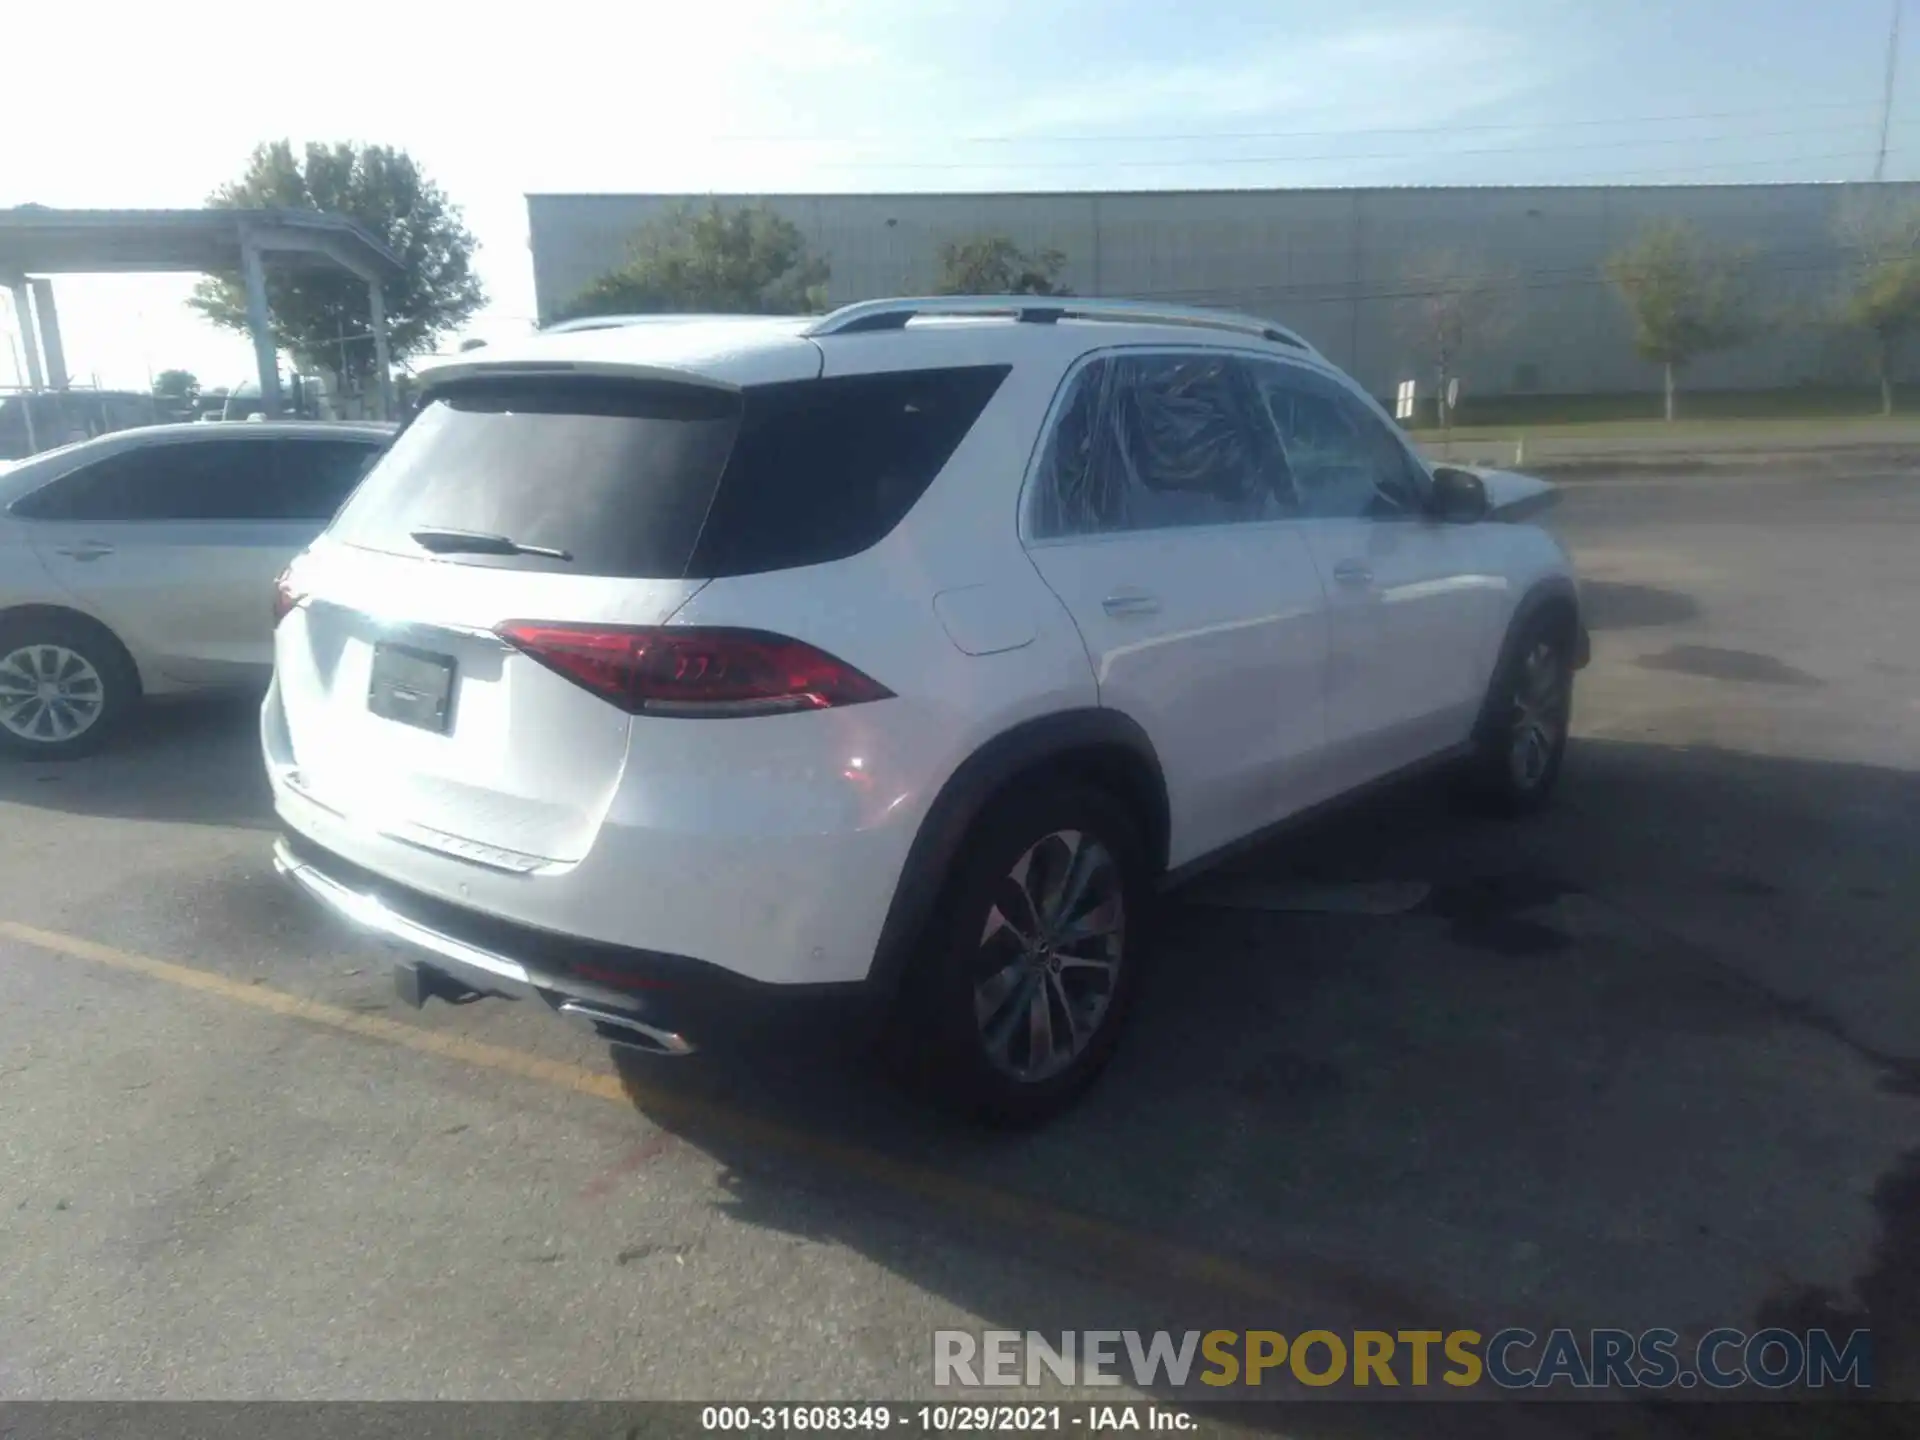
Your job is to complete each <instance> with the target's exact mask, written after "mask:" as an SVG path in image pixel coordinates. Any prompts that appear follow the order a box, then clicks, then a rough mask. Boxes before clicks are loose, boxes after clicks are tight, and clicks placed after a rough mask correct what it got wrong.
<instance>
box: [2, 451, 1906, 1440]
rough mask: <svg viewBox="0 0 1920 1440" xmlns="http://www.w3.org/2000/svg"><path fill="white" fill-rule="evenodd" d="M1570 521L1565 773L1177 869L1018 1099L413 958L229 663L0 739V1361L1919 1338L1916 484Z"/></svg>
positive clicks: (375, 1366)
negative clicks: (992, 1109)
mask: <svg viewBox="0 0 1920 1440" xmlns="http://www.w3.org/2000/svg"><path fill="white" fill-rule="evenodd" d="M1553 523H1554V524H1555V526H1556V528H1557V529H1558V530H1559V532H1560V533H1561V534H1562V536H1563V538H1564V539H1565V540H1566V541H1567V543H1568V544H1569V546H1570V547H1571V548H1572V549H1573V551H1574V554H1575V556H1576V559H1577V560H1578V562H1579V563H1580V565H1581V567H1582V570H1583V573H1584V574H1585V576H1586V577H1587V586H1586V593H1587V596H1588V603H1589V607H1590V614H1591V623H1592V626H1593V630H1594V641H1595V659H1594V664H1593V666H1592V668H1591V669H1590V670H1589V671H1587V672H1586V673H1585V674H1583V675H1582V676H1581V680H1580V687H1579V693H1578V700H1577V722H1576V738H1575V741H1574V743H1573V746H1572V748H1571V750H1570V753H1569V757H1568V761H1567V765H1566V770H1565V774H1564V778H1563V782H1562V791H1561V795H1560V798H1559V800H1558V803H1556V805H1555V806H1554V807H1553V808H1552V809H1551V810H1550V811H1549V812H1548V813H1546V814H1544V815H1542V816H1539V817H1537V818H1535V819H1532V820H1528V821H1525V822H1521V823H1517V824H1504V823H1500V822H1496V821H1492V820H1489V819H1485V818H1478V817H1475V816H1472V815H1470V814H1465V813H1463V812H1461V811H1460V810H1459V809H1458V807H1457V806H1455V805H1454V804H1453V803H1452V801H1451V797H1450V795H1449V793H1448V792H1447V791H1446V789H1445V788H1444V787H1443V786H1440V785H1436V784H1431V783H1429V784H1423V785H1416V786H1413V787H1410V788H1403V789H1401V790H1398V791H1395V792H1392V793H1390V794H1387V795H1385V796H1383V797H1380V798H1378V799H1376V800H1374V801H1371V802H1369V803H1367V804H1366V805H1364V806H1363V807H1361V808H1359V809H1356V810H1352V811H1350V812H1348V813H1346V814H1344V815H1341V816H1338V817H1335V818H1333V819H1330V820H1328V821H1325V822H1322V823H1317V824H1315V825H1313V826H1311V827H1308V828H1306V829H1304V830H1302V831H1300V832H1298V833H1297V834H1295V835H1293V836H1291V837H1289V838H1288V839H1287V840H1285V841H1284V842H1280V843H1277V844H1275V845H1273V846H1270V847H1268V848H1266V849H1264V850H1262V851H1261V852H1258V853H1257V854H1254V855H1252V856H1249V857H1247V858H1246V859H1244V860H1243V861H1241V862H1239V863H1238V864H1236V866H1235V867H1234V870H1233V872H1232V873H1231V874H1230V876H1229V877H1228V878H1229V879H1239V880H1241V881H1245V882H1249V883H1251V882H1259V884H1266V885H1268V886H1269V888H1270V889H1271V888H1273V887H1286V886H1291V887H1293V888H1294V893H1296V894H1297V893H1298V892H1299V887H1301V886H1303V885H1311V886H1314V887H1318V889H1319V891H1320V892H1322V893H1328V894H1335V895H1337V894H1339V893H1342V891H1343V888H1344V890H1345V891H1347V892H1348V893H1351V892H1352V891H1353V890H1354V888H1355V887H1360V888H1361V889H1363V890H1364V887H1367V886H1376V887H1377V886H1378V885H1379V884H1380V883H1382V882H1403V883H1401V884H1400V885H1399V887H1398V890H1397V891H1396V892H1395V893H1398V894H1401V895H1403V896H1410V897H1412V901H1411V903H1409V904H1396V905H1388V906H1384V907H1381V908H1380V910H1379V913H1367V908H1368V907H1366V906H1365V905H1360V906H1354V907H1346V908H1344V909H1343V907H1341V906H1339V905H1337V904H1335V905H1329V906H1326V907H1319V913H1316V907H1312V906H1309V907H1308V908H1307V909H1305V910H1302V909H1300V908H1298V907H1295V906H1289V905H1275V906H1272V907H1263V906H1261V905H1260V904H1258V903H1243V904H1236V905H1222V904H1217V903H1211V901H1210V900H1209V899H1208V897H1207V896H1206V895H1204V894H1203V893H1201V892H1195V894H1194V895H1190V896H1188V897H1187V898H1186V899H1184V900H1179V901H1177V902H1176V903H1175V904H1173V905H1172V906H1171V907H1170V908H1169V911H1168V913H1167V915H1166V917H1165V919H1164V922H1163V925H1162V931H1163V933H1162V935H1161V936H1160V937H1159V939H1158V942H1157V944H1156V946H1155V953H1154V957H1153V960H1154V963H1153V967H1152V971H1151V973H1150V975H1149V976H1148V980H1147V984H1146V987H1145V991H1144V994H1143V996H1142V1005H1141V1008H1140V1010H1139V1011H1138V1012H1137V1013H1136V1018H1135V1029H1134V1031H1133V1032H1132V1033H1131V1034H1130V1035H1129V1037H1128V1040H1127V1043H1126V1044H1125V1045H1124V1046H1123V1048H1122V1051H1121V1053H1120V1055H1119V1057H1118V1059H1117V1060H1116V1061H1115V1063H1114V1066H1113V1068H1112V1069H1111V1071H1110V1072H1109V1073H1108V1074H1107V1076H1106V1077H1105V1078H1104V1079H1103V1081H1102V1083H1101V1084H1100V1086H1099V1087H1098V1088H1097V1089H1096V1090H1095V1091H1094V1092H1093V1093H1092V1094H1091V1095H1090V1096H1089V1097H1088V1098H1087V1101H1086V1103H1085V1104H1084V1105H1083V1106H1082V1107H1081V1108H1080V1109H1078V1110H1076V1111H1075V1112H1074V1113H1072V1114H1071V1115H1069V1116H1068V1117H1066V1118H1065V1119H1064V1120H1062V1121H1060V1122H1058V1123H1056V1124H1055V1125H1053V1126H1051V1127H1049V1128H1047V1129H1045V1130H1042V1131H1039V1132H1037V1133H1032V1134H1027V1135H1020V1136H1005V1135H992V1134H985V1133H980V1132H976V1131H972V1130H968V1129H965V1128H962V1127H958V1126H956V1125H954V1124H952V1123H950V1122H946V1121H943V1120H939V1119H936V1118H935V1117H933V1116H932V1115H930V1114H929V1113H927V1112H926V1111H925V1110H924V1109H923V1108H921V1107H920V1106H919V1105H918V1104H917V1103H916V1102H914V1101H913V1100H912V1099H910V1098H908V1097H906V1096H904V1095H902V1094H900V1093H898V1092H896V1091H894V1090H893V1089H891V1088H889V1087H888V1086H886V1085H884V1084H880V1083H877V1082H876V1080H875V1079H874V1077H873V1075H872V1074H871V1073H870V1072H869V1071H867V1070H865V1069H862V1068H861V1067H860V1066H858V1065H857V1064H855V1063H853V1062H851V1061H848V1060H845V1059H842V1058H838V1057H835V1056H832V1055H831V1054H816V1053H814V1052H813V1051H811V1050H809V1049H806V1048H805V1047H799V1048H795V1049H793V1050H790V1051H783V1052H781V1053H770V1054H763V1055H759V1056H755V1057H751V1058H748V1059H742V1060H727V1061H722V1060H718V1059H712V1058H705V1057H702V1058H695V1059H693V1060H688V1061H675V1062H669V1061H654V1060H631V1061H626V1062H623V1063H622V1064H621V1065H619V1066H616V1065H615V1064H614V1063H613V1062H612V1060H611V1059H610V1057H609V1054H608V1052H607V1050H606V1048H605V1046H604V1045H602V1044H601V1043H599V1042H597V1041H594V1040H593V1039H592V1038H591V1037H589V1036H586V1035H585V1034H582V1033H580V1032H576V1031H575V1030H573V1029H571V1028H569V1027H567V1026H565V1025H564V1024H562V1023H560V1022H557V1021H556V1020H554V1019H553V1018H552V1017H551V1016H549V1015H547V1014H545V1013H532V1012H531V1011H529V1009H528V1008H527V1007H524V1006H520V1007H516V1006H514V1005H511V1004H508V1003H506V1002H497V1001H490V1002H483V1003H480V1004H475V1005H470V1006H462V1007H451V1006H447V1005H444V1004H438V1003H436V1004H433V1005H430V1006H429V1007H428V1008H427V1009H426V1010H424V1011H420V1012H414V1011H411V1010H408V1009H406V1008H405V1007H404V1006H401V1005H400V1004H399V1003H398V1002H397V1001H396V1000H395V998H394V995H393V991H392V987H391V982H390V978H389V974H388V971H387V968H386V967H387V958H388V957H387V955H386V954H385V952H382V951H380V950H379V949H377V948H375V947H372V946H369V945H368V944H366V943H364V942H362V941H360V940H359V939H357V938H356V937H354V936H352V935H350V934H348V933H346V932H344V931H343V930H341V929H338V928H336V927H335V926H334V924H333V923H332V922H329V921H326V920H324V919H322V918H321V917H319V916H318V915H316V914H315V913H313V912H312V911H311V910H310V909H309V908H308V907H307V906H306V905H305V904H304V903H303V902H302V901H301V900H300V898H299V897H298V896H296V895H294V894H292V893H290V892H289V891H288V890H287V889H285V888H284V887H283V886H282V885H281V884H279V883H278V882H276V881H275V880H274V878H273V876H272V873H271V869H270V866H269V863H268V849H269V844H270V836H271V833H272V829H271V814H270V807H269V805H268V800H267V795H266V787H265V784H264V781H263V779H262V777H261V776H260V774H259V769H258V761H257V758H256V755H255V752H254V740H253V735H252V729H251V727H252V716H251V713H250V711H249V709H248V707H247V706H246V705H244V704H237V705H236V704H221V705H204V704H203V705H193V706H174V707H168V708H165V709H157V710H156V711H155V712H154V713H153V714H152V715H151V716H149V717H147V719H146V720H145V722H144V723H143V724H142V725H141V726H140V728H139V729H138V731H137V733H135V734H133V735H130V736H129V737H128V738H127V741H126V743H124V744H122V745H121V746H119V747H118V748H117V749H116V750H114V751H113V752H112V753H109V754H107V755H103V756H100V757H98V758H96V759H94V760H91V761H88V762H85V763H82V764H75V765H67V766H50V765H35V764H20V763H12V764H5V763H0V1396H3V1397H10V1398H168V1399H190V1398H223V1399H238V1398H246V1399H255V1398H270V1397H273V1398H334V1399H431V1398H466V1399H543V1400H544V1399H561V1398H569V1399H571V1398H607V1399H613V1398H659V1399H665V1398H679V1399H703V1400H713V1399H736V1398H748V1397H755V1398H769V1399H793V1398H803V1397H815V1398H840V1399H846V1398H851V1397H869V1398H878V1397H887V1398H894V1399H901V1398H908V1397H914V1396H931V1395H935V1394H936V1393H938V1392H935V1391H934V1390H933V1388H932V1369H931V1364H930V1356H931V1334H932V1332H933V1331H934V1330H935V1329H937V1328H945V1327H958V1328H969V1329H976V1330H977V1329H979V1328H981V1327H985V1326H995V1327H1005V1328H1017V1329H1032V1330H1039V1331H1045V1332H1053V1331H1058V1330H1061V1329H1067V1328H1076V1329H1107V1330H1124V1329H1143V1330H1144V1329H1153V1328H1159V1327H1167V1328H1174V1329H1188V1328H1198V1329H1202V1330H1207V1329H1222V1328H1224V1329H1236V1328H1250V1327H1260V1328H1272V1329H1276V1330H1281V1331H1287V1332H1297V1331H1299V1330H1302V1329H1307V1328H1326V1329H1333V1330H1340V1329H1342V1328H1343V1327H1349V1328H1350V1327H1354V1326H1364V1325H1378V1326H1380V1327H1381V1328H1385V1329H1390V1330H1392V1329H1407V1328H1419V1327H1422V1326H1429V1325H1430V1326H1431V1327H1433V1328H1438V1329H1443V1330H1449V1329H1458V1328H1463V1327H1466V1328H1473V1329H1477V1330H1481V1331H1483V1332H1489V1331H1492V1330H1495V1329H1499V1328H1501V1327H1502V1326H1505V1325H1514V1324H1522V1325H1528V1326H1531V1327H1534V1328H1545V1327H1547V1326H1549V1325H1555V1324H1565V1325H1572V1326H1577V1327H1588V1326H1618V1327H1623V1328H1628V1329H1633V1330H1639V1329H1643V1328H1646V1327H1649V1326H1656V1325H1657V1326H1669V1327H1671V1328H1674V1329H1676V1330H1679V1331H1682V1332H1683V1333H1689V1334H1691V1333H1698V1332H1699V1331H1701V1330H1704V1329H1708V1328H1711V1327H1713V1326H1716V1325H1731V1326H1739V1327H1744V1328H1754V1327H1755V1326H1756V1325H1757V1324H1758V1323H1760V1322H1761V1321H1762V1320H1779V1321H1782V1322H1783V1323H1795V1324H1801V1325H1808V1324H1829V1325H1838V1326H1844V1325H1850V1324H1861V1325H1867V1326H1869V1327H1871V1328H1872V1329H1873V1331H1874V1333H1875V1339H1876V1357H1877V1359H1878V1361H1879V1367H1878V1369H1879V1373H1878V1377H1877V1383H1878V1385H1879V1387H1880V1389H1881V1391H1882V1393H1895V1392H1903V1393H1906V1394H1909V1395H1915V1394H1920V1209H1916V1206H1920V1100H1916V1096H1920V963H1916V962H1920V898H1917V897H1920V891H1916V888H1915V886H1914V883H1913V880H1914V874H1915V857H1916V855H1920V774H1917V773H1916V772H1917V771H1920V563H1916V555H1920V485H1916V483H1915V482H1914V481H1913V480H1912V479H1910V478H1909V477H1907V476H1905V475H1890V474H1881V475H1858V476H1845V475H1839V476H1836V475H1832V474H1825V473H1823V474H1822V475H1820V476H1819V477H1817V478H1815V479H1805V480H1803V479H1796V478H1794V477H1792V476H1791V475H1786V474H1782V473H1781V472H1780V469H1779V467H1771V468H1769V470H1768V471H1767V472H1766V473H1765V474H1760V475H1754V476H1750V477H1725V478H1714V479H1712V480H1707V479H1697V478H1696V479H1680V480H1676V481H1662V480H1650V479H1635V480H1630V481H1620V482H1615V483H1606V484H1601V483H1594V484H1584V485H1579V486H1570V487H1568V491H1567V498H1566V500H1565V502H1564V503H1563V505H1562V506H1561V508H1560V510H1559V511H1558V512H1557V514H1556V516H1555V518H1554V522H1553ZM1258 888H1259V885H1258V884H1255V885H1253V888H1252V889H1251V890H1249V891H1247V892H1246V893H1258ZM1454 1408H1455V1409H1459V1408H1460V1407H1454ZM1562 1408H1563V1409H1564V1407H1562ZM1473 1410H1474V1416H1475V1418H1474V1419H1473V1421H1472V1422H1471V1425H1470V1426H1469V1427H1468V1428H1466V1429H1464V1430H1462V1432H1461V1433H1474V1434H1482V1433H1495V1430H1494V1427H1493V1424H1492V1421H1491V1420H1490V1419H1488V1418H1486V1417H1487V1413H1488V1412H1487V1408H1486V1407H1473ZM1291 1423H1292V1424H1293V1427H1294V1429H1295V1431H1296V1433H1314V1434H1321V1433H1325V1434H1376V1433H1378V1434H1386V1433H1396V1434H1397V1433H1418V1434H1432V1433H1438V1432H1437V1429H1436V1426H1437V1423H1438V1422H1437V1421H1435V1420H1434V1419H1433V1417H1432V1416H1431V1415H1429V1414H1426V1413H1424V1412H1421V1413H1418V1414H1408V1413H1404V1412H1399V1411H1395V1410H1389V1409H1386V1408H1383V1407H1372V1406H1363V1405H1323V1406H1318V1407H1315V1409H1314V1413H1313V1416H1312V1417H1311V1418H1310V1419H1297V1420H1295V1421H1293V1422H1291ZM1502 1423H1505V1421H1504V1420H1503V1422H1502ZM1530 1423H1531V1422H1530ZM1541 1423H1542V1424H1545V1423H1546V1422H1544V1421H1542V1422H1541ZM1573 1423H1574V1422H1573V1421H1571V1420H1569V1419H1567V1418H1566V1417H1565V1416H1564V1415H1562V1416H1560V1417H1557V1418H1555V1419H1554V1420H1553V1422H1552V1424H1553V1425H1554V1426H1556V1427H1559V1430H1560V1431H1565V1430H1567V1428H1568V1427H1569V1426H1571V1425H1573ZM1701 1430H1702V1427H1700V1426H1698V1425H1695V1426H1693V1427H1692V1428H1690V1429H1688V1430H1687V1431H1686V1433H1690V1434H1692V1433H1701ZM1728 1433H1734V1432H1731V1431H1730V1432H1728ZM1781 1433H1789V1432H1786V1431H1783V1432H1781ZM1790 1433H1808V1434H1812V1433H1826V1432H1825V1431H1824V1430H1814V1429H1808V1430H1805V1431H1801V1430H1793V1431H1791V1432H1790Z"/></svg>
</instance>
